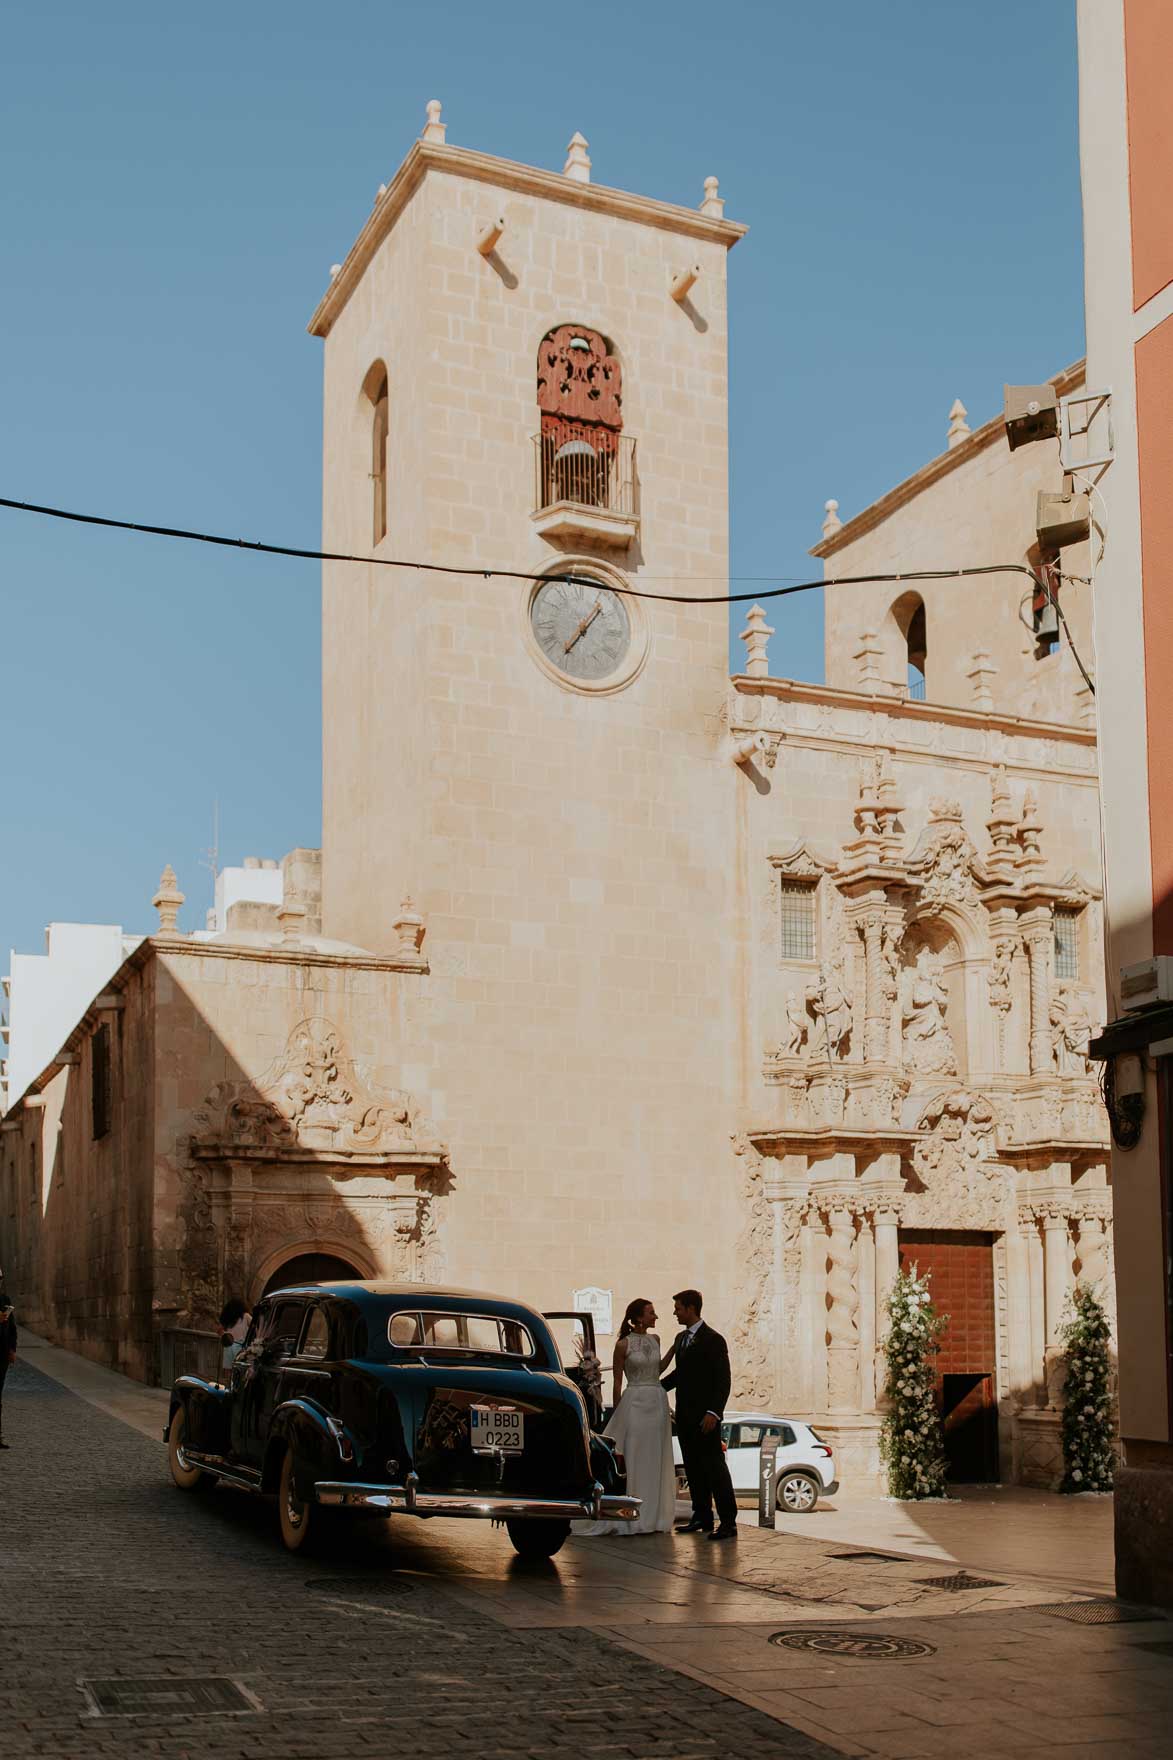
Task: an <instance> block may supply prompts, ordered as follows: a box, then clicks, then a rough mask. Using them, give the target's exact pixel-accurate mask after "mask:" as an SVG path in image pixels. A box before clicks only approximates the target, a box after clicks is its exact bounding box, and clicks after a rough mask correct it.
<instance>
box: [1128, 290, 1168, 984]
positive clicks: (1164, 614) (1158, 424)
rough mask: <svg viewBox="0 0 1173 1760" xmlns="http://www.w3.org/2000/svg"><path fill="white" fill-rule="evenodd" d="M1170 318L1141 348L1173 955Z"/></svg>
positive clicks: (1145, 529)
mask: <svg viewBox="0 0 1173 1760" xmlns="http://www.w3.org/2000/svg"><path fill="white" fill-rule="evenodd" d="M1170 410H1173V318H1170V319H1168V320H1167V321H1166V322H1165V323H1164V324H1158V325H1157V327H1156V329H1154V330H1150V331H1149V333H1148V335H1147V336H1142V337H1141V339H1140V341H1139V342H1138V343H1137V345H1136V426H1137V443H1138V450H1139V463H1140V542H1141V561H1142V565H1143V583H1144V585H1143V591H1144V644H1145V656H1146V670H1147V672H1148V679H1147V686H1148V689H1147V701H1148V744H1149V835H1150V840H1151V845H1152V855H1153V947H1154V951H1155V952H1157V953H1173V717H1171V715H1170V702H1169V682H1170V678H1171V676H1173V493H1171V492H1170V484H1173V422H1171V421H1170V419H1169V412H1170Z"/></svg>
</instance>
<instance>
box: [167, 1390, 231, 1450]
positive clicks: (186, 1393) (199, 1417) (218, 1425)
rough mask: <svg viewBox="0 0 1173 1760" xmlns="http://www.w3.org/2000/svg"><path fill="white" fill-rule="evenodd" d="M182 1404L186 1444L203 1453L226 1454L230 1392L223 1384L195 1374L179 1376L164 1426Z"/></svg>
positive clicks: (172, 1391)
mask: <svg viewBox="0 0 1173 1760" xmlns="http://www.w3.org/2000/svg"><path fill="white" fill-rule="evenodd" d="M181 1406H182V1408H183V1411H184V1415H185V1417H186V1419H187V1444H188V1447H190V1448H194V1449H198V1450H199V1451H200V1452H201V1453H202V1454H225V1453H226V1452H227V1450H228V1430H229V1421H228V1413H229V1394H228V1389H227V1388H226V1387H217V1386H216V1384H215V1382H212V1381H201V1380H200V1378H199V1376H198V1375H180V1376H178V1377H177V1379H176V1380H175V1382H174V1383H173V1385H172V1388H171V1403H170V1406H169V1408H168V1412H167V1428H168V1430H170V1428H171V1420H172V1419H173V1418H174V1416H175V1414H176V1412H177V1411H178V1410H179V1408H180V1407H181Z"/></svg>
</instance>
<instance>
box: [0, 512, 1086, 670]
mask: <svg viewBox="0 0 1173 1760" xmlns="http://www.w3.org/2000/svg"><path fill="white" fill-rule="evenodd" d="M0 507H7V508H10V509H12V510H14V511H15V512H18V513H35V514H39V515H40V516H41V517H43V518H45V519H60V520H67V521H69V522H70V523H71V524H74V525H85V526H103V527H105V528H107V529H109V530H113V531H119V532H139V533H142V534H145V535H147V536H150V537H155V538H178V539H182V540H183V541H185V542H187V543H191V544H214V545H218V546H220V547H221V548H223V549H228V550H248V551H253V552H256V553H259V554H261V555H264V556H292V557H295V558H298V559H300V560H303V561H307V562H355V563H363V564H367V565H371V566H374V567H378V568H401V569H412V570H416V571H418V572H420V573H425V574H449V575H460V576H469V577H473V578H479V579H483V580H492V579H497V580H511V581H542V582H544V581H566V582H569V583H570V584H571V585H573V586H581V585H587V586H592V587H594V586H598V584H599V583H598V581H596V580H593V579H591V578H590V577H588V576H584V575H576V574H573V573H565V574H562V573H559V572H557V571H553V572H551V571H550V570H548V569H542V570H537V571H527V570H523V569H514V568H476V567H468V566H458V565H456V564H450V563H446V562H413V561H409V560H406V559H404V558H402V557H394V556H355V555H351V554H349V553H348V552H346V551H340V550H306V549H302V548H300V547H299V546H297V545H293V544H266V543H262V542H261V541H260V540H259V539H255V538H226V537H224V536H223V535H221V534H218V533H215V532H197V531H188V530H186V529H185V528H184V527H182V526H156V525H147V524H145V523H143V522H141V521H138V520H129V519H113V518H110V517H108V516H106V515H103V514H97V513H76V512H74V511H73V510H71V509H69V508H64V507H46V506H42V505H40V504H38V503H37V502H33V501H14V500H12V499H11V498H10V497H8V496H6V495H0ZM991 574H1024V575H1026V576H1027V577H1028V578H1029V579H1030V580H1032V581H1033V582H1034V583H1035V585H1036V586H1037V587H1040V588H1042V586H1043V583H1042V582H1041V581H1040V579H1039V577H1038V575H1037V574H1036V573H1035V571H1034V569H1033V568H1028V567H1027V565H1026V564H1025V563H1023V562H990V563H982V564H980V565H977V566H974V567H970V568H921V569H914V570H910V571H905V572H901V573H898V574H848V575H833V576H831V577H830V578H828V579H823V580H813V581H797V582H795V583H794V584H793V585H791V586H780V587H779V586H775V587H765V588H763V589H761V590H760V591H755V592H752V593H710V594H697V595H694V594H691V593H649V592H647V591H646V590H644V589H642V588H639V587H632V586H623V587H616V588H615V589H614V591H616V592H618V593H620V594H623V595H625V596H626V597H628V598H630V599H655V600H659V601H661V602H662V603H664V604H667V605H740V604H743V603H744V602H745V601H746V600H747V599H784V598H787V597H788V596H789V595H790V594H791V593H813V592H817V591H819V590H820V589H821V588H823V587H853V586H865V585H867V584H868V583H870V582H875V581H879V582H885V583H887V582H897V581H942V580H961V579H964V578H967V577H970V576H974V575H991ZM761 578H762V579H764V580H770V579H773V580H776V579H777V578H778V577H777V576H776V575H774V576H769V575H767V576H763V577H761ZM1043 590H1045V589H1043ZM1068 640H1070V637H1068ZM1080 670H1081V671H1082V670H1083V668H1082V665H1081V667H1080ZM1084 676H1085V677H1086V676H1087V675H1086V673H1085V674H1084Z"/></svg>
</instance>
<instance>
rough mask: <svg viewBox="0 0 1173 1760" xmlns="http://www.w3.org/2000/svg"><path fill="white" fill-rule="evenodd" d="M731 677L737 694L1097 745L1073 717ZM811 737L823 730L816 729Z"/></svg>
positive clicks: (789, 681) (801, 682)
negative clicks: (1039, 716)
mask: <svg viewBox="0 0 1173 1760" xmlns="http://www.w3.org/2000/svg"><path fill="white" fill-rule="evenodd" d="M729 682H730V684H731V685H732V687H733V689H734V690H735V691H736V692H737V694H738V695H739V696H744V697H777V698H779V699H780V700H781V701H784V702H793V703H816V704H822V705H823V706H825V707H826V708H830V709H854V710H868V711H871V710H874V711H875V712H876V713H878V714H883V715H888V716H890V717H892V718H893V719H894V720H897V721H908V722H910V723H916V722H920V723H921V724H922V725H923V723H925V722H926V721H941V722H944V723H946V724H947V725H948V726H950V727H979V728H987V729H989V730H991V731H996V732H999V733H1010V734H1017V735H1019V736H1020V737H1023V738H1028V739H1052V740H1064V741H1065V742H1066V743H1067V744H1069V745H1075V746H1094V745H1095V743H1096V736H1095V734H1094V732H1092V730H1091V729H1090V728H1086V727H1073V726H1072V725H1071V724H1070V722H1065V721H1034V720H1028V719H1027V717H1026V716H1025V715H1005V714H1002V713H1001V712H1000V711H998V710H993V709H967V708H963V707H961V706H960V705H959V704H953V703H920V702H914V701H913V700H912V698H911V697H900V696H897V695H896V694H895V692H885V691H850V690H844V689H843V687H842V686H840V685H829V684H811V683H809V682H807V681H806V680H804V679H798V678H750V677H749V676H748V674H746V673H744V672H738V673H734V675H733V676H732V677H731V678H730V680H729ZM739 725H740V724H739V723H738V722H737V720H736V718H733V717H731V720H730V726H731V729H736V728H737V727H738V726H739ZM747 725H748V724H747ZM754 725H755V726H756V725H757V723H756V722H755V723H754ZM768 731H782V732H783V735H784V739H790V738H792V737H794V736H793V735H792V734H790V733H789V732H788V731H786V730H773V729H771V730H768ZM800 737H804V736H800ZM805 737H807V738H812V739H813V738H816V737H820V736H816V735H814V734H810V735H805ZM850 743H852V744H857V743H858V742H857V741H852V742H850ZM918 749H920V748H918ZM928 755H930V756H931V755H932V754H928ZM950 756H951V757H952V756H954V754H952V753H951V754H950ZM1093 780H1094V779H1093Z"/></svg>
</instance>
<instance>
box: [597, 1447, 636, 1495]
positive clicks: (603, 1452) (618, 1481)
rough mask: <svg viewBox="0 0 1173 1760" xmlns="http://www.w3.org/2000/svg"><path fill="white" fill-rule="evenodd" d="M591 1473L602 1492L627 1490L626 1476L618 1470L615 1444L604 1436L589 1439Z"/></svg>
mask: <svg viewBox="0 0 1173 1760" xmlns="http://www.w3.org/2000/svg"><path fill="white" fill-rule="evenodd" d="M591 1473H592V1475H593V1477H594V1480H595V1483H596V1484H598V1485H601V1486H602V1487H603V1490H604V1491H614V1492H623V1491H626V1490H627V1474H626V1473H625V1472H623V1471H622V1469H621V1468H620V1465H619V1462H618V1459H617V1458H616V1454H615V1444H614V1443H613V1442H611V1441H609V1440H608V1438H607V1437H605V1436H593V1435H592V1437H591Z"/></svg>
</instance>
